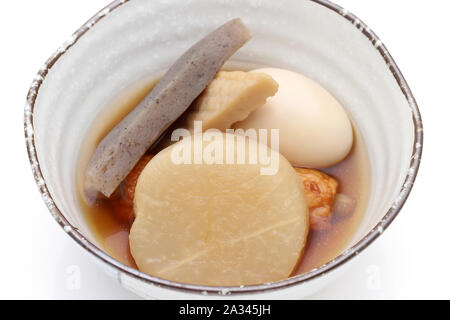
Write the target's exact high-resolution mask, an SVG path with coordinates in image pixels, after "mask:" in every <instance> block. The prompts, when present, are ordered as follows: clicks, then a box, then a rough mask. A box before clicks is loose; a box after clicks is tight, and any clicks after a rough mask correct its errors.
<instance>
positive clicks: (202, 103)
mask: <svg viewBox="0 0 450 320" xmlns="http://www.w3.org/2000/svg"><path fill="white" fill-rule="evenodd" d="M277 91H278V84H277V83H276V82H275V80H273V79H272V77H271V76H269V75H266V74H264V73H252V72H244V71H220V72H219V73H218V74H217V76H216V77H215V78H214V80H213V81H212V82H211V83H210V84H209V85H208V86H207V87H206V90H205V91H204V92H203V93H202V94H201V95H200V97H199V98H198V99H197V100H196V101H195V102H194V104H193V105H192V106H191V107H190V109H189V110H188V112H187V114H186V115H185V116H183V119H182V120H181V122H180V125H181V126H180V127H183V128H186V129H188V130H190V131H193V129H194V121H202V125H203V130H204V131H206V130H208V129H213V128H214V129H218V130H221V131H225V130H226V129H229V128H231V125H232V124H234V123H236V122H238V121H242V120H244V119H246V118H247V117H248V116H249V115H250V113H252V112H253V111H255V110H256V109H257V108H259V107H261V106H263V105H264V104H265V103H266V101H267V98H269V97H272V96H274V95H275V94H276V93H277Z"/></svg>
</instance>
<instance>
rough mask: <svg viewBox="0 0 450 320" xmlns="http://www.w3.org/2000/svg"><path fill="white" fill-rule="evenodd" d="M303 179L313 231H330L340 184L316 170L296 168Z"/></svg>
mask: <svg viewBox="0 0 450 320" xmlns="http://www.w3.org/2000/svg"><path fill="white" fill-rule="evenodd" d="M295 170H296V171H297V173H298V174H299V176H300V178H301V179H302V182H303V186H304V189H305V193H306V197H307V198H308V206H309V223H310V228H311V229H312V230H318V231H320V230H329V229H330V228H331V218H332V215H333V205H334V199H335V196H336V193H337V189H338V185H339V184H338V182H337V180H336V179H334V178H333V177H331V176H329V175H327V174H325V173H323V172H321V171H319V170H315V169H306V168H295Z"/></svg>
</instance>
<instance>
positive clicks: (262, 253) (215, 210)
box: [130, 132, 309, 286]
mask: <svg viewBox="0 0 450 320" xmlns="http://www.w3.org/2000/svg"><path fill="white" fill-rule="evenodd" d="M217 139H222V140H223V141H222V142H223V145H231V141H233V144H234V146H235V148H234V149H232V148H229V149H226V150H234V155H235V157H234V159H236V154H237V152H238V151H237V145H239V143H242V141H245V143H246V147H245V148H244V152H246V159H247V160H248V159H249V158H250V157H249V156H250V154H249V152H251V151H250V150H255V149H254V148H255V147H257V148H258V150H259V149H260V148H265V149H264V151H265V152H268V154H271V155H272V157H273V156H274V155H275V153H276V155H277V156H279V167H278V171H277V173H276V174H274V175H261V170H260V169H261V168H262V167H263V166H264V165H263V164H262V163H261V162H260V161H257V163H256V164H250V163H249V161H246V162H245V164H206V163H205V162H203V163H202V164H178V165H177V164H175V162H174V161H173V150H174V149H175V148H178V149H180V148H181V147H186V149H188V150H189V148H190V151H191V152H192V153H193V150H194V149H195V147H194V143H193V140H194V139H193V138H192V137H190V138H184V139H183V140H182V141H180V142H178V143H176V144H174V145H172V146H171V147H169V148H166V149H164V150H163V151H161V152H160V153H159V154H157V155H156V156H155V157H154V158H153V159H152V161H150V162H149V163H148V165H147V166H146V167H145V169H144V170H143V172H142V174H141V175H140V177H139V179H138V183H137V187H136V191H135V198H134V208H135V212H136V220H135V221H134V224H133V226H132V228H131V233H130V247H131V252H132V255H133V257H134V259H135V261H136V264H137V265H138V267H139V270H141V271H143V272H146V273H148V274H150V275H153V276H157V277H160V278H164V279H168V280H172V281H177V282H182V283H190V284H199V285H221V286H233V285H252V284H261V283H266V282H271V281H277V280H282V279H286V278H287V277H289V276H290V274H291V273H292V271H293V270H294V267H295V266H296V264H297V262H298V261H299V259H300V258H301V255H302V252H303V248H304V246H305V242H306V238H307V234H308V228H309V221H308V202H307V199H306V196H305V192H304V190H303V186H302V183H301V180H300V178H299V176H298V175H297V173H296V171H295V170H294V169H293V167H292V166H291V165H290V164H289V162H288V161H287V160H286V159H285V158H284V157H282V156H281V155H279V154H278V153H277V152H276V151H273V150H272V151H270V150H269V149H268V147H267V146H266V145H263V144H259V143H258V142H257V141H255V140H250V139H248V138H245V137H243V136H235V135H231V134H223V133H220V132H217ZM211 143H213V142H210V143H209V142H206V141H203V146H202V148H203V151H204V152H205V154H206V150H207V149H208V148H209V147H210V144H211ZM224 149H225V148H224ZM226 150H224V152H225V151H226ZM228 152H229V151H228ZM270 152H272V153H270Z"/></svg>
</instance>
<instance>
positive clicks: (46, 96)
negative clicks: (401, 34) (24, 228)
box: [25, 0, 422, 298]
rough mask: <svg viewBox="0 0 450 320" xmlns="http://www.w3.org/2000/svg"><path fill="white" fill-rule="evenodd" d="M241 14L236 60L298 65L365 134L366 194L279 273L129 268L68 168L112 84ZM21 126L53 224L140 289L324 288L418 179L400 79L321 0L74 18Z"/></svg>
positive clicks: (240, 293) (127, 4)
mask: <svg viewBox="0 0 450 320" xmlns="http://www.w3.org/2000/svg"><path fill="white" fill-rule="evenodd" d="M234 17H241V18H242V19H243V20H244V22H245V23H246V24H247V26H248V27H249V28H250V29H251V30H252V32H253V34H254V38H253V40H252V41H251V42H250V43H248V44H247V45H246V46H245V47H244V48H242V49H241V50H240V51H239V52H238V53H237V54H236V55H235V56H234V57H233V59H234V60H236V61H244V62H245V61H247V62H252V63H256V64H263V65H271V66H276V67H283V68H288V69H291V70H296V71H299V72H301V73H303V74H305V75H306V76H308V77H310V78H312V79H314V80H316V81H318V82H319V83H321V84H322V85H323V86H325V87H326V88H327V89H328V90H329V91H330V92H332V93H333V94H334V95H335V96H336V97H337V98H338V99H339V100H340V101H341V102H342V104H343V105H344V106H345V107H346V108H347V111H348V112H349V113H350V114H351V115H352V117H353V118H354V120H355V121H356V123H357V124H358V126H359V128H360V130H361V132H362V136H363V139H364V140H365V142H366V145H367V148H368V152H369V157H370V164H371V176H372V179H371V194H370V199H369V202H368V207H367V211H366V213H365V216H364V219H363V221H362V223H361V226H360V228H359V229H358V231H357V232H356V234H355V236H354V238H353V239H352V240H351V243H350V244H349V246H348V248H347V250H346V251H345V252H343V253H342V254H341V255H340V256H339V257H337V258H336V259H334V260H333V261H330V262H329V263H327V264H326V265H323V266H322V267H320V268H318V269H315V270H313V271H311V272H309V273H307V274H304V275H301V276H296V277H293V278H290V279H287V280H284V281H279V282H275V283H271V284H263V285H257V286H248V287H227V288H222V287H204V286H196V285H186V284H180V283H174V282H171V281H167V280H163V279H158V278H155V277H152V276H149V275H146V274H144V273H141V272H139V271H137V270H134V269H132V268H129V267H127V266H125V265H123V264H121V263H119V262H118V261H116V260H114V259H113V258H111V257H110V256H108V255H107V254H106V253H105V252H104V251H102V249H101V248H99V247H98V246H97V242H96V241H95V239H94V237H93V235H92V233H91V231H90V230H89V228H88V227H87V225H86V222H85V221H84V219H83V215H82V212H81V209H80V204H79V203H78V200H77V195H76V188H75V184H76V183H75V182H76V181H75V178H76V167H77V159H78V155H79V153H80V150H81V147H82V144H83V139H84V138H85V136H86V134H87V132H88V130H89V128H90V127H91V126H92V122H93V121H94V119H96V118H97V116H98V115H99V114H100V113H101V112H102V110H103V109H104V108H105V107H106V106H107V105H108V103H109V102H110V100H111V98H112V97H113V96H115V95H116V93H118V92H121V91H122V90H124V89H125V88H127V87H128V86H129V85H130V84H132V83H136V82H137V81H139V80H141V79H144V78H146V77H148V76H149V75H151V74H154V73H155V72H158V71H160V70H162V69H165V68H167V67H169V66H170V64H171V63H172V62H173V61H174V60H175V59H176V58H177V57H178V56H179V55H180V54H181V53H183V52H184V51H185V49H187V48H188V47H189V46H190V45H192V44H193V43H194V42H196V41H197V40H198V39H199V38H200V37H201V36H202V35H204V34H206V33H207V32H209V31H211V30H213V29H214V28H215V27H217V26H218V25H220V24H222V23H224V22H225V21H227V20H229V19H231V18H234ZM25 136H26V143H27V147H28V152H29V157H30V161H31V166H32V170H33V173H34V176H35V178H36V182H37V184H38V187H39V190H40V192H41V194H42V196H43V199H44V201H45V202H46V204H47V206H48V208H49V210H50V212H51V213H52V215H53V216H54V218H55V219H56V220H57V222H58V223H59V224H60V225H61V226H62V227H63V228H64V230H65V231H66V232H67V234H68V235H69V236H71V237H72V238H73V239H74V240H75V241H76V242H77V243H79V244H80V245H81V246H82V247H83V248H84V249H86V250H87V251H89V252H90V253H92V255H93V256H94V258H95V259H96V260H97V261H100V262H101V264H102V265H103V266H104V267H105V269H106V270H107V271H108V272H109V273H110V274H111V275H112V276H113V277H114V278H115V279H117V280H118V281H120V283H121V284H122V285H123V286H124V287H126V288H127V289H130V290H132V291H133V292H135V293H137V294H139V295H141V296H143V297H146V298H201V297H204V295H208V297H223V296H227V297H232V298H245V297H251V298H299V297H303V296H306V295H309V294H311V293H313V292H314V291H316V290H317V289H320V288H321V287H323V286H324V285H325V284H326V283H327V281H329V280H330V279H332V278H333V276H335V275H336V274H338V273H339V272H338V271H339V270H342V268H343V266H346V265H348V263H347V262H348V261H350V260H351V259H352V258H354V257H355V256H356V255H357V253H358V252H360V251H361V250H363V249H364V248H366V247H367V246H368V245H369V244H370V243H372V242H373V240H374V239H376V238H377V237H378V236H379V235H380V234H381V233H382V232H383V230H384V229H385V228H386V227H387V226H388V225H389V224H390V223H391V222H392V220H393V219H394V218H395V217H396V215H397V214H398V212H399V210H400V208H401V207H402V205H403V203H404V202H405V200H406V198H407V196H408V194H409V192H410V190H411V187H412V185H413V182H414V179H415V177H416V174H417V171H418V167H419V163H420V157H421V150H422V123H421V119H420V114H419V110H418V108H417V105H416V103H415V100H414V98H413V96H412V94H411V92H410V90H409V88H408V85H407V83H406V81H405V79H404V78H403V76H402V75H401V73H400V71H399V69H398V68H397V66H396V64H395V63H394V61H393V59H392V57H391V56H390V54H389V53H388V51H387V50H386V48H385V46H384V45H383V44H382V42H381V41H380V40H379V39H378V38H377V36H376V35H375V34H374V33H373V32H372V31H371V30H370V29H369V28H368V27H367V26H366V25H365V24H364V23H363V22H361V20H359V19H358V18H356V17H355V16H354V15H352V14H350V13H349V12H347V11H346V10H344V9H342V8H340V7H339V6H337V5H335V4H332V3H330V2H328V1H323V0H283V1H272V0H233V1H230V0H195V1H191V0H173V1H163V0H129V1H126V0H121V1H114V2H113V3H111V4H110V5H109V6H108V7H106V8H105V9H103V10H102V11H101V12H99V13H98V14H97V15H95V16H94V17H93V18H92V19H90V20H89V21H88V22H87V23H86V24H85V25H83V26H82V27H81V28H80V29H79V30H78V31H77V32H76V33H75V34H74V35H73V36H72V37H71V38H70V39H69V40H68V41H67V42H66V43H65V44H64V45H63V46H62V47H61V48H60V49H58V51H57V52H56V53H55V54H54V55H53V56H52V57H51V58H50V59H49V60H48V61H47V63H45V65H44V66H43V67H42V69H41V70H40V71H39V73H38V75H37V76H36V78H35V81H34V82H33V83H32V85H31V89H30V91H29V94H28V99H27V104H26V108H25Z"/></svg>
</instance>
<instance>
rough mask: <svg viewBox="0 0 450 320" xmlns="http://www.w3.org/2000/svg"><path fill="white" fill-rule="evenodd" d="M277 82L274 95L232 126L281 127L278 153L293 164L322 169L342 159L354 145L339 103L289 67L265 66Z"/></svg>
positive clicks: (244, 127) (349, 128)
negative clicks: (285, 68) (277, 86)
mask: <svg viewBox="0 0 450 320" xmlns="http://www.w3.org/2000/svg"><path fill="white" fill-rule="evenodd" d="M254 72H258V73H261V72H262V73H266V74H268V75H270V76H272V78H273V79H274V80H275V81H276V82H278V85H279V89H278V92H277V94H276V95H275V96H274V97H271V98H269V99H268V101H267V103H266V104H265V105H264V106H262V107H261V108H259V109H257V110H256V111H255V112H253V113H252V114H251V115H250V116H249V117H248V118H247V119H246V120H244V121H242V122H239V123H237V124H235V125H234V126H233V127H234V128H243V129H249V128H256V129H258V128H265V129H280V150H279V151H280V153H281V154H282V155H284V156H285V157H286V158H287V159H288V160H289V161H290V162H291V164H292V165H294V166H296V167H311V168H325V167H329V166H331V165H334V164H336V163H338V162H340V161H341V160H343V159H344V158H345V157H346V156H347V154H348V153H349V151H350V149H351V147H352V144H353V131H352V126H351V123H350V120H349V118H348V116H347V114H346V113H345V111H344V108H343V107H342V106H341V104H340V103H339V102H338V101H337V100H336V99H335V98H334V97H333V96H332V95H331V94H330V93H328V92H327V91H326V90H325V89H324V88H323V87H321V86H320V85H319V84H318V83H316V82H314V81H312V80H310V79H308V78H306V77H304V76H302V75H300V74H298V73H295V72H292V71H289V70H283V69H275V68H265V69H258V70H254Z"/></svg>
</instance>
